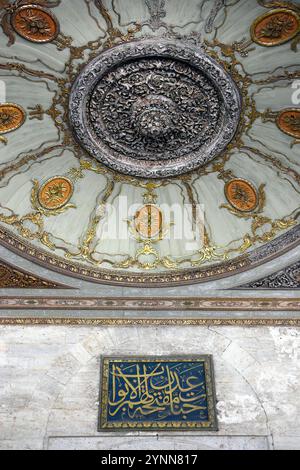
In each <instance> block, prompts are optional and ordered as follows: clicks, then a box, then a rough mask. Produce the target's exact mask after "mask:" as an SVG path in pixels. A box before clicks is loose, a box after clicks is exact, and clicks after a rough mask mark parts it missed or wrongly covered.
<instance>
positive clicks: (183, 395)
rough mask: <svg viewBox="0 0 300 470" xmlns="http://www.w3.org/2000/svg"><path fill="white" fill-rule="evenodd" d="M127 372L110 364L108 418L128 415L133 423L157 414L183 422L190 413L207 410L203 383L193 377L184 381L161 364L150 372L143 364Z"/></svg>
mask: <svg viewBox="0 0 300 470" xmlns="http://www.w3.org/2000/svg"><path fill="white" fill-rule="evenodd" d="M196 367H197V368H199V367H202V365H199V364H198V365H197V366H196ZM126 369H128V373H127V372H126V371H125V370H124V368H123V369H122V368H121V367H120V366H118V365H117V364H113V365H112V369H111V371H110V373H111V376H112V377H111V380H112V382H111V384H112V387H111V393H110V397H109V401H108V404H109V415H110V416H111V417H115V416H117V415H119V414H121V415H122V416H123V417H124V415H126V414H127V415H128V417H129V418H130V419H135V418H139V417H140V418H141V417H145V416H150V415H153V414H158V417H159V418H163V417H164V418H165V417H166V415H167V416H179V415H182V417H183V419H186V418H187V415H190V414H191V413H195V412H198V411H200V412H203V411H205V410H207V405H206V389H205V382H204V380H202V381H199V377H197V376H196V375H195V376H194V375H189V376H188V377H186V375H185V374H179V373H178V369H177V368H176V367H174V366H170V365H162V364H161V363H158V364H157V365H156V366H155V367H154V368H153V370H151V371H149V369H147V366H146V364H135V365H134V366H132V365H131V366H130V367H128V368H126ZM173 369H177V370H173ZM120 385H121V387H120ZM198 414H199V413H198Z"/></svg>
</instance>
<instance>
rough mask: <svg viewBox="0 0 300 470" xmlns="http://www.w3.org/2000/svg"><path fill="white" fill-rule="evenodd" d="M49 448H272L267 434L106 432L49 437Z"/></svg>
mask: <svg viewBox="0 0 300 470" xmlns="http://www.w3.org/2000/svg"><path fill="white" fill-rule="evenodd" d="M47 449H48V450H177V451H178V450H269V446H268V439H267V437H265V436H259V437H258V436H203V435H199V434H196V435H195V434H193V435H190V436H189V435H187V434H185V435H184V436H183V435H176V436H174V435H171V436H170V435H168V436H166V435H163V436H160V435H150V436H148V435H142V436H141V435H139V436H136V435H135V436H132V435H131V436H127V435H125V436H124V434H123V435H122V434H120V435H116V434H114V435H112V434H107V433H106V434H104V435H102V434H101V435H99V436H95V437H50V438H49V440H48V446H47Z"/></svg>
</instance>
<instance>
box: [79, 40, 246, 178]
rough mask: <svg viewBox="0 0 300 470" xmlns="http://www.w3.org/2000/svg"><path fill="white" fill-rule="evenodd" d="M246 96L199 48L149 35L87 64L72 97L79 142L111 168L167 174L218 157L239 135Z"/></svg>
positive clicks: (140, 174) (158, 175)
mask: <svg viewBox="0 0 300 470" xmlns="http://www.w3.org/2000/svg"><path fill="white" fill-rule="evenodd" d="M240 113H241V98H240V94H239V90H238V88H237V86H236V84H235V82H234V81H233V79H232V78H231V77H230V76H229V75H228V74H227V72H226V71H225V70H224V69H223V67H222V66H221V65H219V64H218V63H217V62H216V61H214V60H213V59H212V58H211V57H209V56H208V55H206V54H205V53H204V52H203V51H202V49H201V48H199V47H197V46H194V45H192V44H186V43H183V42H181V41H176V40H167V39H151V40H144V41H136V42H131V43H127V44H122V45H119V46H116V47H114V48H112V49H110V50H108V51H105V52H103V53H102V54H100V55H99V56H98V57H97V58H96V59H94V60H93V61H92V62H90V63H89V64H88V65H87V66H86V67H85V68H84V69H83V71H82V72H81V74H80V75H79V77H78V79H77V81H76V82H75V84H74V86H73V89H72V92H71V98H70V121H71V124H72V127H73V130H74V133H75V136H76V137H77V139H78V141H79V142H80V144H81V145H82V146H83V147H84V148H85V149H86V150H87V151H88V152H89V153H90V154H91V155H92V156H94V157H95V158H96V159H97V160H99V161H100V162H102V163H104V164H105V165H107V166H108V167H109V168H111V169H113V170H116V171H118V172H122V173H125V174H128V175H132V176H138V177H148V178H162V177H170V176H178V175H180V174H182V173H187V172H189V171H192V170H194V169H196V168H198V167H200V166H203V165H205V164H206V163H208V162H209V161H211V160H213V159H214V158H215V157H216V156H218V155H220V153H221V152H222V151H223V150H224V149H225V148H226V146H227V145H228V144H229V143H230V142H231V140H232V139H233V138H234V136H235V133H236V130H237V127H238V124H239V118H240Z"/></svg>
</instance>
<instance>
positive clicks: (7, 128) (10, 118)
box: [0, 103, 26, 134]
mask: <svg viewBox="0 0 300 470" xmlns="http://www.w3.org/2000/svg"><path fill="white" fill-rule="evenodd" d="M25 119H26V112H25V110H24V109H23V108H22V107H21V106H19V105H18V104H15V103H3V104H0V134H6V133H8V132H12V131H15V130H16V129H19V127H21V126H22V125H23V124H24V122H25Z"/></svg>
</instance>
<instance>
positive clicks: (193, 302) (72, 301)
mask: <svg viewBox="0 0 300 470" xmlns="http://www.w3.org/2000/svg"><path fill="white" fill-rule="evenodd" d="M20 309H21V310H89V311H91V310H105V311H111V310H113V311H120V310H121V311H123V310H130V311H143V310H144V311H216V312H219V311H236V312H243V311H244V312H249V311H250V312H253V311H256V312H265V311H275V312H276V311H277V312H300V298H294V299H291V298H269V297H261V298H251V297H247V298H246V297H236V298H232V297H227V298H226V297H220V298H218V297H156V298H153V297H149V298H148V297H120V298H118V297H102V298H99V297H78V298H76V297H75V298H74V297H29V296H27V297H15V296H14V297H4V296H3V297H0V310H20Z"/></svg>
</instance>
